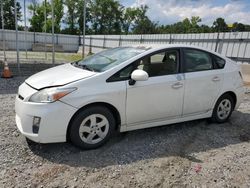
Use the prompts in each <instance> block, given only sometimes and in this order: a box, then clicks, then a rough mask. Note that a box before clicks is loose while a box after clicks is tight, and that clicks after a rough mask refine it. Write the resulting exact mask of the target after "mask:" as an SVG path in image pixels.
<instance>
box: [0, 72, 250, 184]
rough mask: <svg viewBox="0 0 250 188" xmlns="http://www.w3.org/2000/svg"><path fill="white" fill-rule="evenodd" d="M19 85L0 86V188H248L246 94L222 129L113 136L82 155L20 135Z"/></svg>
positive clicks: (193, 127) (183, 126) (182, 127)
mask: <svg viewBox="0 0 250 188" xmlns="http://www.w3.org/2000/svg"><path fill="white" fill-rule="evenodd" d="M24 79H25V78H24V77H21V78H13V79H11V80H9V81H8V82H7V81H6V80H3V79H1V78H0V84H1V85H0V90H1V91H2V92H0V107H1V108H0V187H7V188H11V187H32V188H33V187H40V188H41V187H91V188H92V187H100V188H103V187H220V188H221V187H250V142H249V141H250V94H248V95H246V96H245V99H244V103H242V105H241V106H240V108H239V109H238V110H237V111H235V112H234V113H233V114H232V117H231V119H230V121H229V122H227V123H224V124H213V123H209V122H208V121H207V120H197V121H191V122H186V123H179V124H173V125H168V126H162V127H157V128H151V129H145V130H138V131H133V132H128V133H123V134H117V135H116V136H114V138H112V139H111V140H110V141H109V142H108V143H107V144H106V145H105V146H103V147H101V148H99V149H96V150H91V151H83V150H79V149H78V148H75V147H74V146H72V145H71V144H70V143H60V144H35V143H32V142H27V141H26V139H25V138H24V137H23V136H22V135H21V134H20V133H19V131H18V130H17V128H16V125H15V113H14V100H15V94H16V91H17V86H18V85H19V84H20V83H21V82H23V81H24ZM6 88H8V89H6ZM3 91H4V92H3Z"/></svg>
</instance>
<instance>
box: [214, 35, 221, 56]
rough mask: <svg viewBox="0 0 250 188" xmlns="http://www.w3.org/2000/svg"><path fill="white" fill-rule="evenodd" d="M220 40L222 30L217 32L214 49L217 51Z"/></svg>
mask: <svg viewBox="0 0 250 188" xmlns="http://www.w3.org/2000/svg"><path fill="white" fill-rule="evenodd" d="M219 42H220V32H218V33H217V38H216V44H215V49H214V51H215V52H217V49H218V45H219Z"/></svg>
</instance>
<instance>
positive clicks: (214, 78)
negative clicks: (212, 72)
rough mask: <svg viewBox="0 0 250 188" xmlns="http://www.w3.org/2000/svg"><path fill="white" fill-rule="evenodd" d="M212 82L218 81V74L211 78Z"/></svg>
mask: <svg viewBox="0 0 250 188" xmlns="http://www.w3.org/2000/svg"><path fill="white" fill-rule="evenodd" d="M212 80H213V81H214V82H218V81H220V77H219V76H215V77H213V79H212Z"/></svg>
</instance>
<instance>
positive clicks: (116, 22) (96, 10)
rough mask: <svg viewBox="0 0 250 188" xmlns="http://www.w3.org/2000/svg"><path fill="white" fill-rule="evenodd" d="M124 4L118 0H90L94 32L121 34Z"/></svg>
mask: <svg viewBox="0 0 250 188" xmlns="http://www.w3.org/2000/svg"><path fill="white" fill-rule="evenodd" d="M122 14H123V6H121V5H120V3H119V2H118V1H116V0H92V1H90V17H91V28H92V30H93V33H94V34H120V33H121V31H122V29H121V28H122Z"/></svg>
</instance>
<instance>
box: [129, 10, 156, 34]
mask: <svg viewBox="0 0 250 188" xmlns="http://www.w3.org/2000/svg"><path fill="white" fill-rule="evenodd" d="M147 10H148V6H147V5H145V6H141V7H140V8H139V10H138V15H137V16H136V18H135V20H134V24H133V27H132V29H131V30H132V32H133V33H134V34H152V33H157V32H158V31H157V26H158V24H157V23H155V22H153V21H151V20H150V19H149V18H148V16H147V15H146V13H147Z"/></svg>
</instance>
